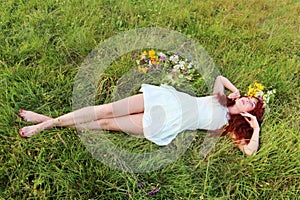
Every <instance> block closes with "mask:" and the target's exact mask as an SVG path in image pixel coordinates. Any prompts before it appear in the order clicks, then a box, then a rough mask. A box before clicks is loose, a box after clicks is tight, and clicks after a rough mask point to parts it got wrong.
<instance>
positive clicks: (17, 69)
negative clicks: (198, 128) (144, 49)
mask: <svg viewBox="0 0 300 200" xmlns="http://www.w3.org/2000/svg"><path fill="white" fill-rule="evenodd" d="M0 7H1V12H0V52H1V53H0V105H1V109H0V198H2V199H43V198H46V199H47V198H49V199H147V196H146V194H147V192H149V191H151V190H153V189H154V188H155V187H157V184H159V186H158V187H159V188H160V190H159V191H158V192H157V193H156V194H155V195H153V196H152V197H151V198H152V199H297V198H299V196H300V155H299V147H300V146H299V145H300V143H299V140H300V135H299V128H300V124H299V121H300V115H299V111H300V109H299V105H300V66H299V56H300V51H299V49H300V42H299V41H300V40H299V39H300V38H299V35H300V33H299V32H300V29H299V16H300V6H299V2H298V1H296V0H287V1H279V0H274V1H271V0H268V1H259V0H251V1H238V0H234V1H225V0H216V1H187V0H180V1H179V0H178V1H141V0H133V1H130V0H123V1H117V0H110V1H108V0H101V1H93V0H87V1H80V0H75V1H70V2H69V1H60V0H56V1H55V0H47V1H34V0H31V1H21V0H20V1H17V0H16V1H13V0H8V1H3V2H2V3H1V5H0ZM142 27H162V28H167V29H169V30H175V31H178V32H180V33H182V34H185V35H187V36H188V37H190V38H192V39H193V40H195V41H198V42H199V43H200V44H202V45H203V46H204V47H205V49H206V51H207V52H208V53H209V55H210V56H211V57H212V58H213V60H214V62H215V63H216V66H217V67H218V69H219V70H220V72H221V73H222V74H223V75H224V76H226V77H228V78H229V79H230V80H232V82H233V83H235V84H236V85H237V86H238V87H239V88H241V92H242V93H245V92H246V91H247V86H248V85H249V84H250V83H253V82H254V81H255V80H256V81H258V82H261V83H263V84H264V85H266V86H272V87H273V88H275V89H276V90H277V94H276V99H275V101H274V103H273V104H272V105H271V106H270V112H269V113H268V114H267V115H266V116H265V121H264V123H263V125H262V133H261V137H260V140H261V146H260V149H259V152H258V153H257V155H255V156H250V157H246V156H245V155H243V154H242V153H241V152H239V151H238V150H236V149H235V148H233V145H232V144H231V143H230V142H229V140H228V139H227V138H221V139H220V140H219V141H218V143H217V145H216V147H215V148H214V149H213V151H212V152H210V153H209V154H208V156H207V157H206V159H202V158H201V157H199V152H198V150H199V148H200V147H201V144H202V140H201V137H202V136H201V134H199V135H198V136H197V137H196V139H195V141H193V143H192V144H191V146H190V147H189V148H188V150H187V151H186V152H185V153H184V154H183V155H182V156H181V157H180V158H179V159H178V160H176V161H175V162H173V163H172V164H169V165H168V166H166V167H165V168H163V169H160V170H157V171H154V172H149V173H141V174H134V175H132V174H130V173H127V172H121V171H117V170H114V169H112V168H110V167H109V166H106V165H104V164H102V163H101V162H99V161H97V160H95V159H94V158H93V156H91V154H90V153H89V152H88V151H87V150H86V149H85V146H84V145H83V144H82V142H81V140H80V139H79V137H78V136H77V135H76V131H75V129H60V128H57V129H52V130H48V131H45V132H44V133H43V134H39V135H37V136H35V137H32V138H27V139H24V138H21V137H20V136H19V134H18V130H19V129H20V128H21V127H23V126H25V125H28V124H30V123H27V122H24V121H22V120H21V119H20V118H19V117H18V115H17V114H18V111H19V109H28V110H34V111H37V112H39V113H43V114H46V115H50V116H53V117H55V116H58V115H61V114H64V113H67V112H69V111H72V102H71V99H72V89H73V84H74V78H75V75H76V73H77V72H78V69H79V68H80V65H81V63H82V62H83V60H84V59H85V57H86V56H87V55H88V54H89V52H90V51H91V50H92V49H94V48H95V47H96V46H97V45H98V44H99V43H101V41H104V40H105V39H107V38H109V37H111V36H113V35H115V34H118V33H120V32H121V31H126V30H130V29H135V28H142ZM131 64H132V60H130V59H128V58H126V57H125V58H124V59H122V58H121V59H120V60H119V61H118V62H115V63H114V64H113V65H112V66H110V68H111V70H107V72H105V73H104V74H103V77H102V79H101V80H102V81H101V84H99V87H100V89H102V90H101V91H103V92H102V93H101V94H100V95H99V98H100V99H99V101H100V102H106V101H108V100H109V99H110V95H111V88H113V87H114V86H115V84H116V82H117V80H118V79H119V78H120V77H121V76H122V74H123V73H125V72H126V71H127V70H128V66H131ZM199 95H201V94H199ZM110 135H111V136H110V137H111V138H112V139H113V141H114V143H115V144H116V145H122V144H124V143H126V144H127V148H129V149H130V148H132V149H136V148H137V149H139V148H140V149H143V145H144V144H149V143H148V142H147V141H145V140H143V139H132V137H128V136H127V135H126V134H122V133H120V134H110ZM138 180H140V181H142V182H143V185H144V186H145V188H144V189H142V188H141V187H140V186H139V184H138Z"/></svg>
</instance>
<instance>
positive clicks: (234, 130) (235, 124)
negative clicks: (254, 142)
mask: <svg viewBox="0 0 300 200" xmlns="http://www.w3.org/2000/svg"><path fill="white" fill-rule="evenodd" d="M222 99H223V102H224V99H225V98H224V97H221V98H220V100H221V101H222ZM221 103H222V102H221ZM234 104H235V101H234V100H232V99H229V98H228V97H226V103H225V105H226V106H227V107H230V106H233V105H234ZM223 105H224V104H223ZM249 113H250V114H252V115H254V116H256V119H257V121H258V123H259V125H261V123H262V121H263V114H264V108H263V102H261V101H260V100H258V102H257V104H256V106H255V108H254V110H252V111H251V112H249ZM229 115H230V119H229V121H228V126H227V127H225V130H224V131H223V133H222V134H221V136H224V135H227V134H229V133H230V134H234V135H235V138H234V140H236V142H237V143H239V142H240V141H241V140H243V139H244V140H245V142H246V144H248V143H249V141H250V139H251V137H252V134H253V128H251V126H250V125H249V123H248V122H247V121H246V120H245V118H244V117H243V116H242V115H240V114H234V115H232V114H229Z"/></svg>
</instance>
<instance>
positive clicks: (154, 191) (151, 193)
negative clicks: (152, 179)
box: [147, 187, 159, 197]
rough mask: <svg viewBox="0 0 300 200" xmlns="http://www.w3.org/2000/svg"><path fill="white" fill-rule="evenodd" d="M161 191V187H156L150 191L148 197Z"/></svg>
mask: <svg viewBox="0 0 300 200" xmlns="http://www.w3.org/2000/svg"><path fill="white" fill-rule="evenodd" d="M158 191H159V188H158V187H156V188H155V189H154V190H152V191H151V192H148V194H147V197H151V196H153V195H155V194H156V193H157V192H158Z"/></svg>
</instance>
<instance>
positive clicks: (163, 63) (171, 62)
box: [133, 50, 200, 84]
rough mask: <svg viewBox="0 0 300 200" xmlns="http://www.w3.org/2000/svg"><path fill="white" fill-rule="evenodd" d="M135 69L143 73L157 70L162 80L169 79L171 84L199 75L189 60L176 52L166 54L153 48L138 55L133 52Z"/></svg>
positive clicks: (190, 79) (193, 78)
mask: <svg viewBox="0 0 300 200" xmlns="http://www.w3.org/2000/svg"><path fill="white" fill-rule="evenodd" d="M133 57H134V58H138V59H137V60H136V63H137V70H138V72H140V73H143V74H149V75H150V74H151V73H155V72H159V74H160V76H163V77H160V78H162V80H169V81H171V83H172V84H180V83H183V82H186V81H188V82H192V81H194V80H195V79H197V78H198V77H199V76H200V75H199V73H198V72H197V70H196V69H195V66H194V65H193V63H192V62H191V61H188V60H187V59H184V58H182V57H181V56H179V55H178V54H172V55H167V54H164V53H162V52H159V53H157V52H156V51H155V50H150V51H148V52H147V51H146V50H144V51H143V52H142V53H140V55H138V54H134V56H133Z"/></svg>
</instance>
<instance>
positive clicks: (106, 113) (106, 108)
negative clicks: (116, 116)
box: [96, 104, 113, 119]
mask: <svg viewBox="0 0 300 200" xmlns="http://www.w3.org/2000/svg"><path fill="white" fill-rule="evenodd" d="M96 113H97V118H98V119H101V118H110V117H113V111H112V108H111V104H103V105H99V106H96Z"/></svg>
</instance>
